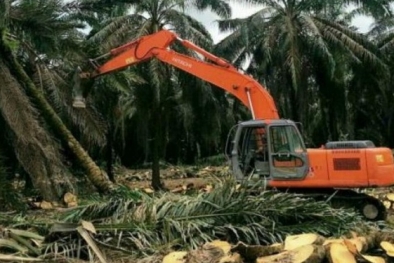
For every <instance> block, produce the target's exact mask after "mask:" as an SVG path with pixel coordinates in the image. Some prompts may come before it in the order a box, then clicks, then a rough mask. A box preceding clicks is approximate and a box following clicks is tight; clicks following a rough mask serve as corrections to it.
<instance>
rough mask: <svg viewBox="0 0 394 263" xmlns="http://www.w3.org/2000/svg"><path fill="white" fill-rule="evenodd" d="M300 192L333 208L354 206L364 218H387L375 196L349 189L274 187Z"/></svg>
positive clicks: (384, 209)
mask: <svg viewBox="0 0 394 263" xmlns="http://www.w3.org/2000/svg"><path fill="white" fill-rule="evenodd" d="M276 190H278V191H282V192H288V193H297V194H302V195H304V196H305V197H307V198H308V197H310V198H313V199H315V200H318V201H328V202H329V204H330V205H331V206H332V207H334V208H340V207H343V208H354V209H355V211H356V212H358V213H360V214H361V215H362V216H363V217H364V218H365V219H366V220H369V221H381V220H385V219H386V218H387V209H386V207H385V206H384V204H383V203H382V202H381V201H380V200H379V199H377V198H375V197H372V196H370V195H367V194H365V193H359V192H356V191H354V190H350V189H276Z"/></svg>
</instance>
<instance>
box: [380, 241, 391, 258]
mask: <svg viewBox="0 0 394 263" xmlns="http://www.w3.org/2000/svg"><path fill="white" fill-rule="evenodd" d="M380 247H381V248H382V249H383V250H384V251H385V252H386V254H387V256H389V257H394V245H393V244H392V243H390V242H388V241H382V242H380Z"/></svg>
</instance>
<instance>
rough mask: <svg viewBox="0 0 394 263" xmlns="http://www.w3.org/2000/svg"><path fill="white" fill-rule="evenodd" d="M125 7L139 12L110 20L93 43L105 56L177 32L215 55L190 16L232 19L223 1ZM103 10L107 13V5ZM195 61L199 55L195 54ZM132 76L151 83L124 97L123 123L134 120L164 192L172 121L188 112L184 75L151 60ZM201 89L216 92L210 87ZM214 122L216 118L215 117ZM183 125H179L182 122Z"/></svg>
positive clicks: (154, 1) (171, 0) (155, 182)
mask: <svg viewBox="0 0 394 263" xmlns="http://www.w3.org/2000/svg"><path fill="white" fill-rule="evenodd" d="M124 2H129V3H131V4H130V7H131V8H132V9H133V12H132V13H131V14H125V15H122V16H116V17H111V18H108V19H107V21H104V22H103V23H101V26H102V29H101V30H98V31H96V30H94V31H95V32H93V34H91V36H90V38H89V40H88V41H89V42H90V43H94V45H95V46H99V51H101V52H102V53H104V52H107V51H108V50H109V49H110V48H113V47H116V46H119V45H121V44H124V43H125V42H127V41H130V40H132V39H135V38H138V37H141V36H143V35H147V34H152V33H155V32H158V31H159V30H161V29H162V28H167V29H170V30H173V31H176V32H177V33H178V34H179V35H180V36H181V37H183V38H185V39H188V40H191V41H193V42H195V43H197V44H198V45H200V46H203V47H205V48H207V49H209V48H210V47H211V46H212V39H211V37H210V35H209V32H207V30H206V29H205V28H204V27H203V26H202V25H201V24H200V23H199V22H198V21H196V20H195V19H193V18H192V17H190V16H189V15H187V14H186V13H185V12H184V10H185V9H186V8H188V7H190V6H194V7H197V8H199V9H206V8H211V9H212V10H214V11H215V12H216V13H218V14H220V15H223V16H224V17H228V16H229V15H230V13H231V10H230V8H229V6H228V4H226V3H225V1H221V0H215V1H201V0H194V1H177V0H148V1H143V2H138V3H134V2H133V1H124ZM100 7H101V8H103V5H100ZM96 28H97V27H95V29H96ZM175 48H180V47H175ZM178 50H182V51H185V50H183V49H178ZM185 52H186V51H185ZM189 55H193V56H194V55H195V54H192V53H189ZM128 71H129V72H133V71H134V72H136V73H137V74H138V75H140V76H141V77H142V78H143V79H144V80H145V83H141V84H139V85H133V86H132V87H130V88H129V89H128V90H127V91H126V92H123V94H122V95H121V97H120V101H121V102H125V104H123V107H122V108H123V110H122V112H124V115H123V117H126V118H127V119H128V122H129V123H130V126H131V127H134V129H135V131H133V133H134V134H136V135H137V138H138V139H137V140H136V141H137V142H140V143H142V145H140V147H141V148H142V149H143V150H144V151H146V153H147V154H146V156H147V157H149V159H150V160H151V161H152V186H153V187H154V188H155V189H158V188H161V187H162V186H161V181H160V166H159V161H160V159H162V158H163V156H164V155H165V151H166V145H167V143H168V140H169V138H170V137H171V136H172V135H171V131H170V119H174V118H173V117H171V116H174V114H178V115H180V112H182V111H180V110H179V107H180V105H182V104H183V103H182V102H181V99H182V98H184V97H183V94H184V93H183V91H182V90H183V87H182V86H180V82H179V78H182V73H179V72H177V71H175V70H174V69H173V68H171V67H169V66H167V65H164V64H162V63H161V62H160V61H157V60H151V61H149V62H148V63H145V64H143V65H139V66H137V67H134V68H132V69H128ZM183 74H184V73H183ZM200 86H201V85H200ZM185 88H187V87H185ZM201 88H202V89H205V90H207V89H210V87H206V86H205V87H201ZM196 89H198V87H196ZM93 90H95V89H93ZM209 94H210V93H207V95H209ZM193 99H195V98H193ZM184 112H185V111H184ZM185 116H186V114H185V115H180V117H185ZM212 116H215V115H214V114H212ZM177 121H178V123H179V121H180V120H179V118H178V119H177ZM146 142H149V144H147V143H146Z"/></svg>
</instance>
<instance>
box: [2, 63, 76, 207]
mask: <svg viewBox="0 0 394 263" xmlns="http://www.w3.org/2000/svg"><path fill="white" fill-rule="evenodd" d="M0 83H2V87H1V88H0V112H1V114H2V115H3V117H4V119H5V121H6V122H7V124H8V127H9V128H10V130H12V137H11V138H12V140H13V146H14V151H15V154H16V156H17V158H18V161H19V163H20V164H21V165H22V166H23V168H24V169H25V170H26V171H27V172H28V173H29V175H30V178H31V180H32V182H33V186H34V187H35V188H36V189H38V190H39V191H40V194H41V195H42V196H43V198H44V199H45V200H49V201H55V200H58V199H59V198H60V197H61V194H62V193H63V192H64V191H65V190H72V187H73V185H72V182H71V175H70V174H69V173H68V171H67V169H66V167H64V166H63V164H62V161H61V157H60V153H59V150H58V149H57V147H56V145H55V143H54V141H53V140H52V138H51V137H50V135H49V134H48V133H47V132H46V130H45V129H44V128H43V127H42V126H41V125H40V123H39V121H38V119H39V117H38V116H39V114H38V112H37V111H36V110H35V109H34V108H33V107H32V106H31V103H30V101H29V98H28V97H27V96H26V94H25V93H24V92H23V89H22V87H21V85H20V84H19V83H18V82H17V80H16V78H15V77H14V76H13V75H12V74H11V72H10V70H9V69H8V67H7V65H6V64H5V63H4V61H3V60H2V59H0ZM27 134H28V135H27ZM64 188H66V189H64ZM67 188H68V189H67Z"/></svg>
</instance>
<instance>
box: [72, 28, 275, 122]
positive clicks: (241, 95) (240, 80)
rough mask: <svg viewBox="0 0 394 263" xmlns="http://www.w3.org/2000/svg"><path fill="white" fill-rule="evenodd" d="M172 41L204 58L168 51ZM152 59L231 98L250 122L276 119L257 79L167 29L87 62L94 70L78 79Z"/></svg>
mask: <svg viewBox="0 0 394 263" xmlns="http://www.w3.org/2000/svg"><path fill="white" fill-rule="evenodd" d="M175 41H178V42H179V43H181V44H182V45H183V46H185V47H186V48H188V49H191V50H193V51H195V52H197V53H199V55H200V56H201V57H202V58H203V59H199V58H197V57H191V56H187V55H184V54H180V53H178V52H176V51H174V50H172V49H170V46H171V44H173V43H174V42H175ZM103 58H105V59H106V60H107V61H106V62H105V63H104V64H102V65H100V64H99V63H98V60H100V59H103ZM152 58H157V59H159V60H161V61H163V62H165V63H167V64H170V65H172V66H174V67H176V68H178V69H181V70H183V71H185V72H188V73H190V74H192V75H194V76H196V77H198V78H200V79H203V80H205V81H207V82H209V83H211V84H213V85H215V86H217V87H219V88H221V89H223V90H225V91H227V92H229V93H230V94H232V95H234V96H235V97H236V98H238V99H239V100H240V101H241V102H242V103H243V104H244V105H246V106H247V107H248V108H249V109H250V111H251V113H252V116H253V119H267V120H268V119H279V115H278V110H277V108H276V106H275V103H274V100H273V98H272V97H271V95H270V94H269V93H268V91H267V90H266V89H265V88H264V87H262V86H261V85H260V84H259V83H258V82H257V81H256V80H254V79H253V78H251V77H249V76H247V75H245V74H243V73H241V72H239V71H238V70H237V69H236V68H235V67H234V66H232V65H231V64H230V63H228V62H227V61H225V60H223V59H221V58H218V57H216V56H215V55H213V54H211V53H209V52H208V51H206V50H204V49H202V48H200V47H198V46H196V45H194V44H193V43H191V42H189V41H186V40H183V39H181V38H179V37H178V36H177V35H176V34H175V33H173V32H171V31H168V30H162V31H159V32H157V33H155V34H152V35H148V36H144V37H141V38H139V39H137V40H136V41H133V42H130V43H128V44H125V45H123V46H120V47H118V48H115V49H113V50H111V51H110V52H109V53H107V54H105V55H103V56H100V57H98V58H96V59H93V60H90V62H91V63H92V65H93V66H94V67H95V70H94V71H93V72H85V73H81V74H80V76H81V77H83V78H95V77H97V76H101V75H105V74H108V73H111V72H114V71H118V70H121V69H124V68H126V67H129V66H132V65H135V64H138V63H141V62H144V61H146V60H149V59H152Z"/></svg>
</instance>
